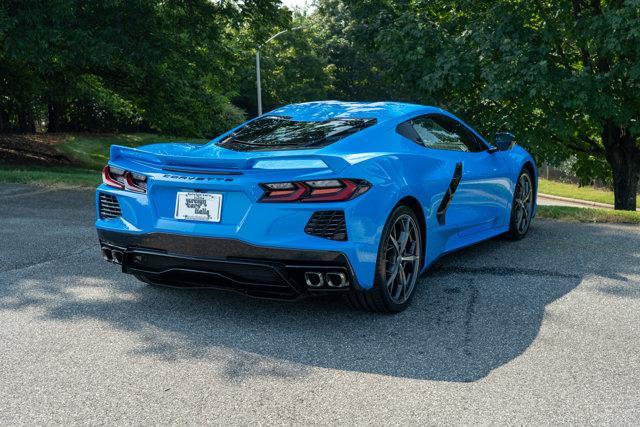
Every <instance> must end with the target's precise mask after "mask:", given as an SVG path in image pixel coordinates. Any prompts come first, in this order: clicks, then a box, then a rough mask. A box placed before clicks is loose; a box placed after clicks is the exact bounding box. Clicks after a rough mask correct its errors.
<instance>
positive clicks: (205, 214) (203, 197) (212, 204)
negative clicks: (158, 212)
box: [175, 192, 222, 222]
mask: <svg viewBox="0 0 640 427" xmlns="http://www.w3.org/2000/svg"><path fill="white" fill-rule="evenodd" d="M221 211H222V194H210V193H190V192H179V193H178V194H177V196H176V214H175V218H176V219H188V220H192V221H209V222H220V212H221Z"/></svg>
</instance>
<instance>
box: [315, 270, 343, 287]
mask: <svg viewBox="0 0 640 427" xmlns="http://www.w3.org/2000/svg"><path fill="white" fill-rule="evenodd" d="M304 281H305V283H306V284H307V286H309V287H310V288H322V287H323V286H324V285H325V284H326V285H327V286H328V287H330V288H346V287H347V286H349V281H348V280H347V276H346V274H344V273H341V272H329V273H320V272H317V271H307V272H306V273H304Z"/></svg>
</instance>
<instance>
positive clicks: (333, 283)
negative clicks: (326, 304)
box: [326, 273, 349, 288]
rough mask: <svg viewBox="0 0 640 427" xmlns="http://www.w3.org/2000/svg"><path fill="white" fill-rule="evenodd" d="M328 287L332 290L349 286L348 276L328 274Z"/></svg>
mask: <svg viewBox="0 0 640 427" xmlns="http://www.w3.org/2000/svg"><path fill="white" fill-rule="evenodd" d="M326 277H327V285H329V287H331V288H344V287H346V286H349V282H348V281H347V276H346V275H345V274H344V273H327V275H326Z"/></svg>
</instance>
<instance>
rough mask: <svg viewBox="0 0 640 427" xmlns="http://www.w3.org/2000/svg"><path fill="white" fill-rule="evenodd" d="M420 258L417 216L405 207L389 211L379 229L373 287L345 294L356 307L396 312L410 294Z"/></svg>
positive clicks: (414, 285) (408, 301)
mask: <svg viewBox="0 0 640 427" xmlns="http://www.w3.org/2000/svg"><path fill="white" fill-rule="evenodd" d="M421 261H422V235H421V234H420V227H419V222H418V218H417V217H416V214H415V212H414V211H413V210H412V209H411V208H409V207H408V206H404V205H401V206H398V207H397V208H395V209H394V210H393V212H392V213H391V215H390V216H389V218H388V219H387V222H386V224H385V226H384V228H383V230H382V238H381V239H380V246H379V248H378V257H377V261H376V275H375V281H374V284H373V288H372V289H370V290H356V291H353V292H351V293H350V294H348V295H347V300H348V301H349V303H350V304H351V305H352V306H353V307H355V308H357V309H362V310H367V311H374V312H379V313H398V312H401V311H403V310H404V309H405V308H407V306H408V305H409V303H410V301H411V298H412V297H413V294H414V291H415V287H416V283H417V281H418V276H419V274H420V266H421Z"/></svg>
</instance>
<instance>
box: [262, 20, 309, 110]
mask: <svg viewBox="0 0 640 427" xmlns="http://www.w3.org/2000/svg"><path fill="white" fill-rule="evenodd" d="M301 28H302V26H299V27H294V28H292V29H290V30H283V31H280V32H279V33H277V34H274V35H273V36H271V37H269V38H268V39H267V41H266V42H264V43H262V44H259V45H258V47H257V48H256V90H257V92H258V94H257V98H258V115H259V116H261V115H262V85H261V82H260V49H261V48H262V46H264V45H265V44H267V43H269V42H270V41H271V40H273V39H275V38H276V37H280V36H281V35H283V34H284V33H287V32H289V31H295V30H299V29H301Z"/></svg>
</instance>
